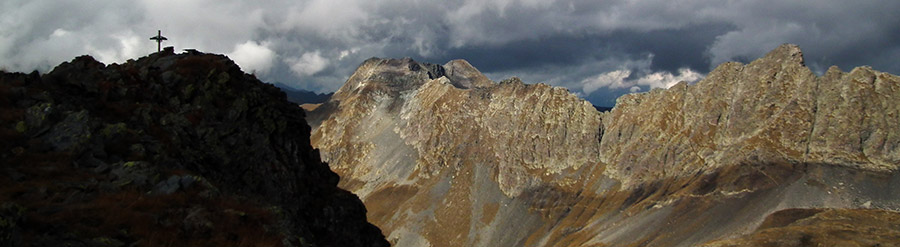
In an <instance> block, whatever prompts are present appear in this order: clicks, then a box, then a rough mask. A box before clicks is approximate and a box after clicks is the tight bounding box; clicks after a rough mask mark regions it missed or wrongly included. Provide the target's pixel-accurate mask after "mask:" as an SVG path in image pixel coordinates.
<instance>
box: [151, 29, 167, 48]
mask: <svg viewBox="0 0 900 247" xmlns="http://www.w3.org/2000/svg"><path fill="white" fill-rule="evenodd" d="M150 39H151V40H156V52H160V51H162V50H161V49H160V48H161V46H162V42H163V40H168V39H167V38H166V37H163V36H162V30H156V36H153V37H150Z"/></svg>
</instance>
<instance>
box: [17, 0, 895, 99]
mask: <svg viewBox="0 0 900 247" xmlns="http://www.w3.org/2000/svg"><path fill="white" fill-rule="evenodd" d="M897 10H900V1H883V0H863V1H844V0H834V1H826V0H822V1H808V0H805V1H784V0H735V1H720V0H710V1H703V0H685V1H679V0H631V1H629V0H610V1H598V0H590V1H582V0H444V1H421V0H413V1H396V0H387V1H378V0H375V1H372V0H311V1H310V0H304V1H297V0H258V1H235V0H136V1H120V0H78V1H70V0H4V1H2V3H0V69H3V70H7V71H23V72H29V71H32V70H38V71H41V72H46V71H48V70H49V69H51V68H52V67H53V66H55V65H57V64H59V63H60V62H63V61H68V60H71V59H72V58H74V57H75V56H78V55H82V54H89V55H92V56H94V57H95V58H96V59H98V60H100V61H101V62H104V63H122V62H124V61H126V60H127V59H131V58H138V57H141V56H145V55H147V54H149V53H151V52H155V51H156V43H155V42H153V41H151V40H149V37H151V36H153V35H155V34H156V30H157V29H161V30H162V32H163V35H164V36H166V37H168V38H169V40H168V41H166V42H165V43H163V45H164V46H174V47H175V48H176V50H181V49H187V48H192V49H198V50H201V51H205V52H212V53H223V54H226V55H228V56H229V57H231V58H232V59H234V60H235V61H236V62H237V63H238V64H239V65H240V66H241V68H243V69H244V70H245V71H247V72H252V73H254V74H255V75H257V77H259V78H260V79H262V80H263V81H266V82H280V83H283V84H286V85H289V86H291V87H294V88H298V89H306V90H311V91H317V92H330V91H334V90H337V89H338V88H339V87H340V86H341V85H343V83H344V81H345V80H346V79H347V77H349V75H350V74H351V73H352V72H353V70H354V69H355V68H356V67H357V66H358V65H359V64H360V63H361V62H362V61H363V60H365V59H367V58H370V57H384V58H388V57H393V58H401V57H412V58H413V59H416V60H418V61H423V62H430V63H440V64H443V63H445V62H447V61H449V60H452V59H465V60H467V61H469V62H470V63H471V64H473V65H474V66H475V67H477V68H478V69H479V70H481V71H482V72H484V73H485V74H487V75H488V77H490V78H491V79H493V80H497V81H499V80H502V79H505V78H508V77H511V76H518V77H520V78H522V79H523V80H524V81H525V82H527V83H538V82H543V83H548V84H551V85H557V86H564V87H567V88H569V90H570V91H572V92H573V93H576V94H578V95H580V96H582V97H584V98H586V99H588V100H590V101H591V102H592V103H594V104H596V105H602V106H612V105H613V104H614V102H615V101H614V100H615V98H616V97H617V96H618V95H621V94H624V93H629V92H643V91H647V90H649V89H651V88H656V87H663V88H665V87H668V86H671V85H672V84H674V83H675V82H678V81H682V80H683V81H697V80H699V79H701V78H703V77H704V75H705V74H706V73H708V72H709V71H710V70H711V69H712V68H714V67H715V66H716V65H717V64H719V63H722V62H725V61H740V62H748V61H751V60H753V59H756V58H758V57H760V56H762V55H763V54H765V53H766V52H768V51H769V50H771V49H773V48H775V47H776V46H778V45H780V44H782V43H795V44H798V45H800V47H801V48H802V49H803V51H804V55H805V57H806V61H807V65H808V66H810V67H811V68H812V69H813V71H816V72H818V73H821V72H822V71H824V70H825V69H827V68H828V66H831V65H838V66H840V67H841V68H842V69H844V70H845V71H846V70H849V69H851V68H852V67H856V66H862V65H870V66H872V67H874V68H875V69H877V70H881V71H886V72H890V73H894V74H900V62H898V59H896V58H897V57H900V15H898V14H896V11H897Z"/></svg>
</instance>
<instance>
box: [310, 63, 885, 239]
mask: <svg viewBox="0 0 900 247" xmlns="http://www.w3.org/2000/svg"><path fill="white" fill-rule="evenodd" d="M898 83H900V79H898V77H897V76H894V75H890V74H886V73H882V72H877V71H874V70H872V69H870V68H856V69H854V70H852V71H851V72H849V73H844V72H841V71H840V70H839V69H837V68H832V69H830V70H829V71H828V72H827V73H826V74H825V75H824V76H822V77H817V76H816V75H815V74H813V73H812V72H811V71H810V70H809V69H808V68H807V67H805V66H804V64H803V57H802V53H801V51H800V49H799V48H798V47H796V46H793V45H783V46H781V47H778V48H777V49H775V50H773V51H772V52H770V53H769V54H767V55H766V56H765V57H763V58H760V59H759V60H756V61H754V62H752V63H750V64H747V65H743V64H739V63H725V64H722V65H720V66H719V67H718V68H716V69H715V70H714V71H713V72H711V73H710V74H709V75H708V76H707V77H706V78H705V79H704V80H702V81H700V82H698V83H696V84H695V85H687V84H685V83H681V84H678V85H675V86H674V87H672V88H669V89H667V90H662V89H658V90H654V91H651V92H648V93H641V94H631V95H625V96H622V97H621V98H619V99H618V101H617V105H616V107H615V108H614V109H613V110H612V111H610V112H607V113H599V112H597V111H596V110H595V109H594V108H593V107H592V106H591V105H590V104H589V103H588V102H586V101H584V100H582V99H580V98H578V97H577V96H575V95H574V94H572V93H570V92H568V91H567V90H566V89H564V88H558V87H551V86H548V85H544V84H525V83H523V82H522V81H520V80H519V79H518V78H512V79H508V80H504V81H501V82H499V83H495V82H492V81H490V80H489V79H487V78H486V77H485V76H484V75H482V74H481V73H480V72H478V70H477V69H475V68H474V67H472V66H471V65H469V64H468V63H467V62H465V61H462V60H455V61H451V62H449V63H447V64H445V65H443V66H441V65H434V64H424V63H419V62H416V61H412V60H410V59H376V58H373V59H370V60H367V61H365V62H364V63H363V64H362V65H361V66H360V67H359V69H357V71H356V72H355V73H354V74H353V75H352V76H351V77H350V79H348V81H347V82H346V84H345V85H344V86H343V87H342V88H341V89H340V90H338V92H336V93H335V95H334V96H333V97H332V98H331V100H330V101H329V102H327V103H325V104H324V105H322V106H321V107H319V108H317V109H316V111H314V112H312V113H311V114H310V116H309V118H310V119H316V120H310V122H311V123H312V124H313V125H314V126H313V128H314V129H315V130H314V132H313V136H312V142H313V145H314V146H315V147H316V148H319V149H320V151H321V154H322V158H323V160H324V161H326V162H328V163H329V164H330V166H331V168H332V169H333V170H335V172H337V173H338V174H339V175H341V182H340V184H339V186H341V187H342V188H344V189H347V190H350V191H352V192H354V193H356V194H357V195H359V196H360V198H361V199H363V201H364V203H365V204H366V207H367V209H368V217H369V220H370V221H371V222H373V223H374V224H376V225H378V226H379V227H380V228H381V229H382V231H383V232H384V234H385V235H386V236H388V240H389V241H391V242H392V243H394V244H395V245H397V246H585V245H587V246H606V245H608V246H629V245H635V246H645V245H646V246H692V245H699V244H704V243H707V242H710V241H724V240H725V239H730V238H734V237H739V236H741V235H742V234H750V233H752V232H754V231H755V230H756V228H757V227H758V226H759V225H760V224H761V223H762V222H763V220H764V219H766V217H767V215H769V214H770V213H772V212H775V211H778V210H781V209H787V208H859V207H868V208H875V209H873V210H875V211H878V210H879V209H897V208H900V204H898V201H900V199H897V196H894V195H897V192H898V191H897V189H894V188H898V187H897V186H898V185H900V176H897V173H896V170H897V168H898V165H900V150H898V147H900V138H898V133H900V129H898V128H900V126H898V124H897V123H900V119H898V118H900V110H898V107H897V105H896V103H895V102H898V100H900V89H898V87H900V84H898ZM787 212H794V211H787ZM829 212H830V211H829ZM847 212H851V213H852V212H853V211H834V212H832V213H834V214H842V213H847ZM738 242H739V241H738ZM717 243H722V242H717Z"/></svg>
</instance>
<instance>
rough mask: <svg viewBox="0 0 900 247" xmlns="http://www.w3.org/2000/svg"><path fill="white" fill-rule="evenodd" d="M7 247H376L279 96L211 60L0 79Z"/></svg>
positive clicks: (1, 227) (90, 66)
mask: <svg viewBox="0 0 900 247" xmlns="http://www.w3.org/2000/svg"><path fill="white" fill-rule="evenodd" d="M0 95H2V96H0V111H2V112H0V116H2V119H0V135H2V140H3V142H2V143H0V160H2V162H0V164H2V169H3V172H2V176H0V188H2V189H0V198H2V200H0V201H2V205H0V242H2V243H4V244H3V246H7V245H9V246H386V245H387V244H388V243H387V242H386V241H384V237H383V235H381V234H380V232H379V230H378V229H377V228H376V227H374V226H372V225H371V224H369V223H367V222H366V218H365V208H364V207H363V205H362V203H361V202H360V201H359V199H358V198H357V197H356V196H354V195H353V194H351V193H349V192H347V191H345V190H341V189H338V188H337V187H336V185H337V183H338V180H339V178H338V176H337V175H336V174H335V173H333V172H332V171H331V170H329V168H328V166H327V165H326V164H324V163H322V162H321V161H320V159H319V154H318V152H317V151H315V150H314V149H312V147H311V146H310V143H309V133H310V128H309V126H308V125H307V124H306V122H305V120H304V113H303V112H302V110H300V109H299V108H297V107H296V105H295V104H292V103H289V102H288V101H286V99H285V94H284V93H283V92H281V91H280V90H278V89H277V88H275V87H274V86H272V85H269V84H264V83H262V82H260V81H259V80H257V79H256V78H255V77H253V76H252V75H248V74H245V73H244V72H242V71H241V70H240V69H239V68H238V67H237V65H235V64H234V63H233V62H232V61H230V60H229V59H228V58H227V57H225V56H221V55H212V54H204V53H200V52H196V51H191V52H187V53H183V54H174V52H173V51H172V50H171V49H167V50H165V51H162V52H160V53H155V54H152V55H150V56H147V57H143V58H141V59H139V60H136V61H128V62H127V63H125V64H121V65H118V64H112V65H108V66H107V65H104V64H102V63H99V62H97V61H95V60H94V59H93V58H91V57H88V56H83V57H78V58H76V59H74V60H72V61H71V62H66V63H63V64H61V65H59V66H58V67H56V68H55V69H54V70H53V71H51V72H50V73H48V74H46V75H38V74H37V73H32V74H21V73H3V74H2V75H0Z"/></svg>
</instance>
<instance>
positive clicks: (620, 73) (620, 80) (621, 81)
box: [581, 69, 631, 94]
mask: <svg viewBox="0 0 900 247" xmlns="http://www.w3.org/2000/svg"><path fill="white" fill-rule="evenodd" d="M629 76H631V70H627V69H620V70H613V71H610V72H606V73H603V74H599V75H597V76H596V77H593V78H587V79H584V80H583V81H581V83H582V84H583V85H584V86H583V87H582V89H583V90H584V92H585V93H587V94H590V93H591V92H594V91H596V90H597V89H599V88H603V87H606V88H625V87H628V86H631V85H629V84H628V82H626V81H625V78H628V77H629Z"/></svg>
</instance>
